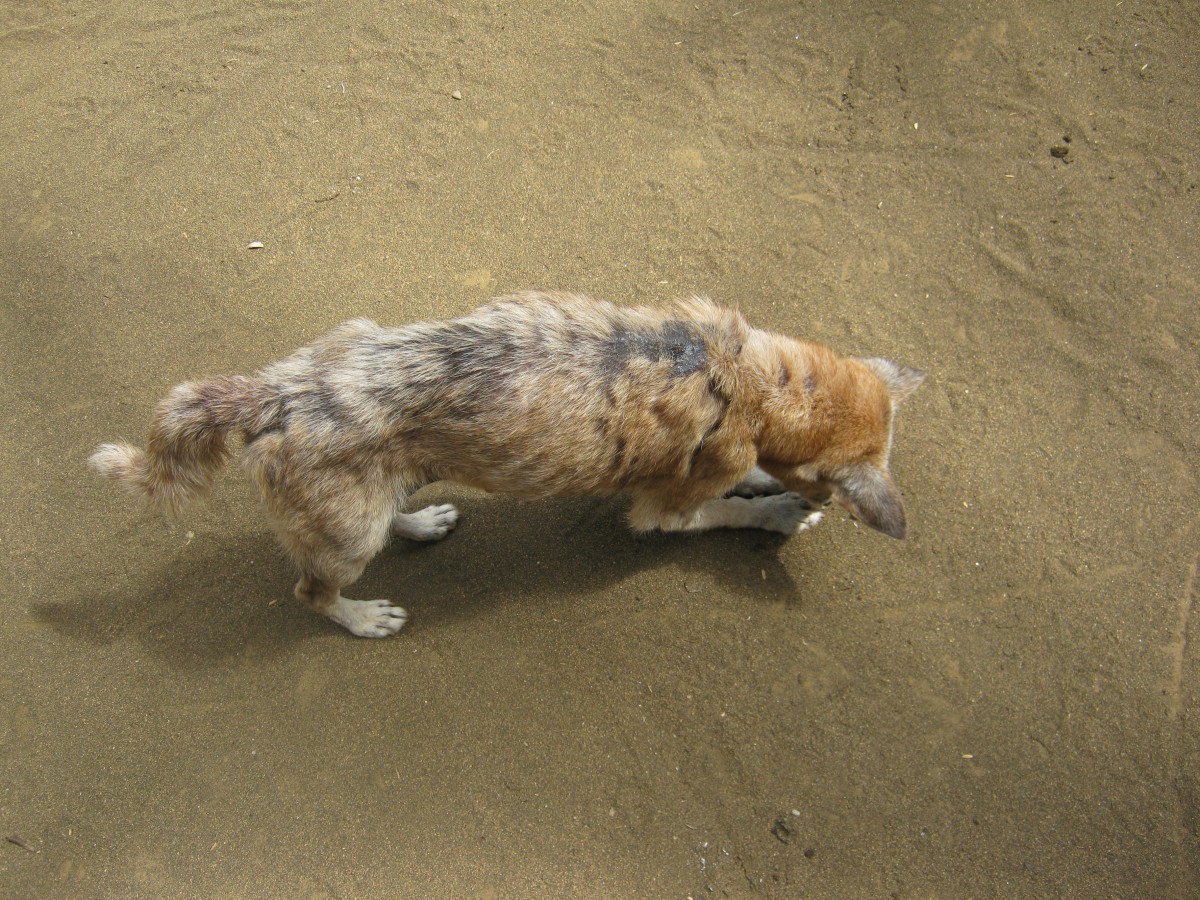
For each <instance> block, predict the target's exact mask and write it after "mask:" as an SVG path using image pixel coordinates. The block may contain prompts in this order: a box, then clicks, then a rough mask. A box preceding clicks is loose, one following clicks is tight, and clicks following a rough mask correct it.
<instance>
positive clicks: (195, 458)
mask: <svg viewBox="0 0 1200 900" xmlns="http://www.w3.org/2000/svg"><path fill="white" fill-rule="evenodd" d="M265 394H266V392H265V386H264V385H263V383H262V382H261V381H259V380H258V379H255V378H247V377H244V376H232V377H221V378H214V379H212V380H210V381H190V382H187V383H186V384H180V385H177V386H176V387H175V388H174V389H173V390H172V391H171V393H169V394H168V395H167V396H166V398H165V399H163V400H162V402H160V403H159V404H158V407H157V408H156V409H155V411H154V419H153V421H152V422H151V423H150V437H149V440H148V441H147V443H146V449H145V450H143V449H141V448H140V447H134V446H133V445H131V444H127V443H124V442H121V443H114V444H101V445H100V446H99V447H97V448H96V451H95V452H94V453H93V454H92V455H91V457H90V458H89V459H88V462H89V463H90V464H91V466H92V468H93V469H95V470H96V471H97V472H99V473H100V474H101V475H103V476H104V477H105V478H108V479H110V480H112V481H115V482H116V483H117V484H118V485H120V486H121V487H122V488H124V489H125V490H127V491H129V492H130V493H131V494H135V495H137V496H139V497H143V498H145V499H146V500H147V501H148V502H149V503H150V505H151V506H153V507H154V508H155V509H157V510H159V511H160V512H162V513H165V514H166V515H168V516H175V515H177V514H178V513H179V512H180V510H181V509H182V508H183V507H184V505H185V504H187V503H188V502H190V501H193V500H198V499H200V498H201V497H203V496H204V495H205V493H207V491H208V488H209V486H210V485H211V484H212V480H213V476H214V475H216V473H217V470H218V469H220V468H221V466H222V465H223V464H224V463H225V461H226V460H227V459H228V458H229V447H228V435H229V432H230V431H231V430H233V429H239V430H241V431H242V432H243V433H257V432H259V431H262V430H263V429H264V428H266V427H269V422H268V421H267V420H268V419H270V418H271V412H272V410H271V408H270V407H271V406H272V404H271V403H270V400H269V398H268V397H267V396H266V395H265Z"/></svg>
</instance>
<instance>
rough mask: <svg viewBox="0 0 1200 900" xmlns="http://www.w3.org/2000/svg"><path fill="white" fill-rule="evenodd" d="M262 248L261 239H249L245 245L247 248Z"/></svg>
mask: <svg viewBox="0 0 1200 900" xmlns="http://www.w3.org/2000/svg"><path fill="white" fill-rule="evenodd" d="M262 248H263V242H262V241H251V242H250V243H249V244H247V245H246V249H247V250H261V249H262Z"/></svg>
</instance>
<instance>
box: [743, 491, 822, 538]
mask: <svg viewBox="0 0 1200 900" xmlns="http://www.w3.org/2000/svg"><path fill="white" fill-rule="evenodd" d="M754 504H755V506H756V507H758V509H759V511H760V514H761V516H762V519H761V524H760V525H759V527H760V528H763V529H766V530H767V531H778V532H781V533H783V534H799V533H800V532H801V531H808V529H810V528H815V527H816V526H817V525H818V524H819V523H820V521H821V518H822V517H823V516H824V513H822V512H821V511H820V510H815V509H813V508H812V504H810V503H809V502H808V500H806V499H805V498H804V497H803V496H801V495H800V494H792V493H789V494H775V495H773V496H770V497H756V498H755V499H754Z"/></svg>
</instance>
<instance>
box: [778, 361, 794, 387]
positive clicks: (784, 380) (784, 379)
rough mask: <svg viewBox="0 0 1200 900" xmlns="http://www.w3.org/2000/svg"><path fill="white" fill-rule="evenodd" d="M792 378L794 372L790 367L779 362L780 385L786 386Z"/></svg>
mask: <svg viewBox="0 0 1200 900" xmlns="http://www.w3.org/2000/svg"><path fill="white" fill-rule="evenodd" d="M791 380H792V373H791V372H789V371H788V367H787V366H786V365H784V364H783V363H780V364H779V386H780V387H781V388H785V387H787V386H788V382H789V381H791Z"/></svg>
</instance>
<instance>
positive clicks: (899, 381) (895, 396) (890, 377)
mask: <svg viewBox="0 0 1200 900" xmlns="http://www.w3.org/2000/svg"><path fill="white" fill-rule="evenodd" d="M859 362H861V363H862V364H863V365H864V366H866V367H867V368H868V369H870V370H871V371H872V372H874V373H875V374H876V376H878V378H879V380H880V381H882V382H883V383H884V384H885V385H887V389H888V393H889V394H891V395H892V402H893V403H902V402H904V401H905V400H907V399H908V398H909V397H910V396H911V395H912V392H913V391H915V390H916V389H917V388H919V387H920V386H921V382H922V381H924V380H925V373H924V372H918V371H917V370H916V369H910V368H909V367H908V366H901V365H897V364H896V363H894V362H892V361H891V360H890V359H883V358H882V357H878V356H870V357H866V358H860V359H859Z"/></svg>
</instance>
